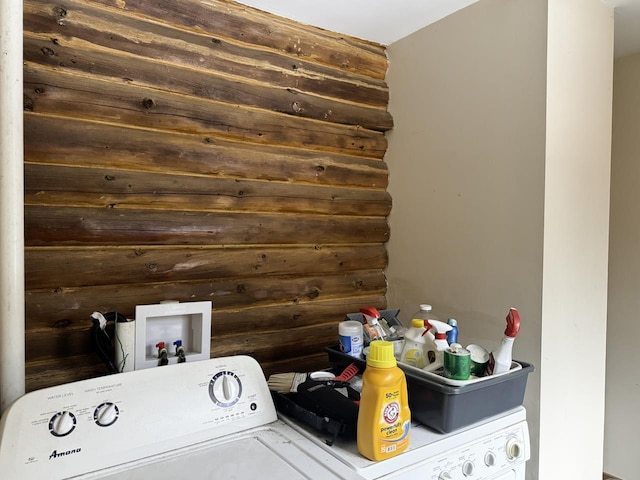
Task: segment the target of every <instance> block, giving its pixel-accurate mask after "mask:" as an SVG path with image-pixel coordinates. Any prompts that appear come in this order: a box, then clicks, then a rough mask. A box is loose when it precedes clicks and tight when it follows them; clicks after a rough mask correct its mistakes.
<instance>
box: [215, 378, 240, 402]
mask: <svg viewBox="0 0 640 480" xmlns="http://www.w3.org/2000/svg"><path fill="white" fill-rule="evenodd" d="M241 395H242V383H241V382H240V378H239V377H238V376H237V375H236V374H235V373H233V372H228V371H225V372H218V373H217V374H215V375H214V376H213V378H212V379H211V381H210V382H209V396H210V397H211V400H213V402H214V403H215V404H216V405H218V406H219V407H232V406H233V405H235V404H236V403H237V402H238V400H240V397H241Z"/></svg>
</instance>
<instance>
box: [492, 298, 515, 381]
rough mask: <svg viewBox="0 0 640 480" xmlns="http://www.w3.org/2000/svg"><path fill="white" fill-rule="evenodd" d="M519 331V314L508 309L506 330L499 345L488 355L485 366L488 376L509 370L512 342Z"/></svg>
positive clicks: (512, 309)
mask: <svg viewBox="0 0 640 480" xmlns="http://www.w3.org/2000/svg"><path fill="white" fill-rule="evenodd" d="M519 331H520V314H519V313H518V310H516V309H515V308H510V309H509V313H508V314H507V328H506V329H505V331H504V337H503V338H502V341H501V342H500V345H498V347H497V348H496V349H495V350H493V351H492V352H491V354H490V355H489V363H488V365H487V374H488V375H498V374H500V373H504V372H508V371H509V370H511V355H512V353H511V352H512V350H513V341H514V340H515V338H516V335H518V332H519Z"/></svg>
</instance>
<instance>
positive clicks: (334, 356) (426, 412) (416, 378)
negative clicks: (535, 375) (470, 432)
mask: <svg viewBox="0 0 640 480" xmlns="http://www.w3.org/2000/svg"><path fill="white" fill-rule="evenodd" d="M325 350H326V351H327V353H328V354H329V361H330V362H331V363H332V364H333V365H335V366H336V367H338V368H344V367H345V366H346V365H348V364H349V363H352V362H355V363H356V364H357V365H358V366H359V367H360V368H361V369H364V368H365V367H366V363H365V361H364V360H362V359H355V358H354V357H351V356H349V355H347V354H345V353H342V352H341V351H340V347H338V346H330V347H326V348H325ZM516 362H517V363H519V364H520V365H522V368H521V369H517V370H513V371H511V372H509V373H507V374H505V375H501V376H497V377H495V378H488V379H486V380H483V381H481V382H475V383H470V384H469V385H464V386H452V385H446V384H444V383H440V382H438V381H436V380H433V379H431V378H428V377H426V376H422V375H420V374H416V373H415V372H414V371H410V370H409V369H405V368H402V367H403V365H402V364H398V366H399V367H400V368H402V369H403V371H404V373H405V376H406V377H407V390H408V393H409V408H410V409H411V417H412V418H413V420H415V421H417V422H420V423H422V424H423V425H426V426H427V427H429V428H431V429H433V430H436V431H438V432H442V433H449V432H452V431H454V430H458V429H460V428H464V427H466V426H468V425H471V424H473V423H476V422H479V421H480V420H483V419H485V418H488V417H493V416H495V415H499V414H501V413H504V412H506V411H508V410H511V409H513V408H516V407H518V406H520V405H522V401H523V400H524V393H525V390H526V386H527V377H528V375H529V374H530V373H531V372H533V370H534V367H533V365H531V364H529V363H526V362H522V361H519V360H516Z"/></svg>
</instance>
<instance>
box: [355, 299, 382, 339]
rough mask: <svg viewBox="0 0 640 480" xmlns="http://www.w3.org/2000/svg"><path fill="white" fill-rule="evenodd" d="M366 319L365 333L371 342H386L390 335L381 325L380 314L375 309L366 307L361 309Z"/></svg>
mask: <svg viewBox="0 0 640 480" xmlns="http://www.w3.org/2000/svg"><path fill="white" fill-rule="evenodd" d="M360 313H362V316H363V317H364V322H363V324H364V331H365V333H366V334H367V336H368V337H369V339H370V340H384V339H386V338H387V336H388V335H389V332H385V331H384V328H383V327H382V325H381V324H380V321H379V320H380V318H381V315H380V312H378V310H377V309H376V308H374V307H364V308H361V309H360Z"/></svg>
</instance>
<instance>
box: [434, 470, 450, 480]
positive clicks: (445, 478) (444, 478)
mask: <svg viewBox="0 0 640 480" xmlns="http://www.w3.org/2000/svg"><path fill="white" fill-rule="evenodd" d="M452 479H453V477H452V476H451V474H450V473H449V472H442V473H441V474H440V475H438V480H452Z"/></svg>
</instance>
